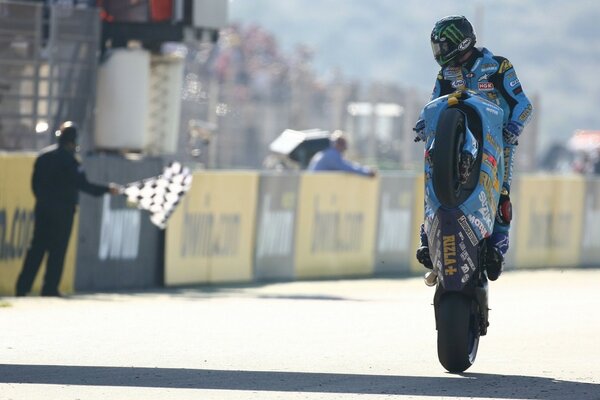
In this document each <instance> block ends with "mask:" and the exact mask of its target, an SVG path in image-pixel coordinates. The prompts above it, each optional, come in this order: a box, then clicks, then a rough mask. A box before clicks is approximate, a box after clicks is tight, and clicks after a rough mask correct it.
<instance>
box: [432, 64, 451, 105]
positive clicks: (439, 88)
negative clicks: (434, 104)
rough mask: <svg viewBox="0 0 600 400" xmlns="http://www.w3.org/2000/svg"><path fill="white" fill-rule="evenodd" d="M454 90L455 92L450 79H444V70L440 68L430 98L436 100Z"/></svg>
mask: <svg viewBox="0 0 600 400" xmlns="http://www.w3.org/2000/svg"><path fill="white" fill-rule="evenodd" d="M452 92H454V89H453V88H452V84H451V83H450V81H448V80H446V79H444V74H443V70H440V72H439V73H438V76H437V78H436V80H435V85H434V87H433V93H431V99H430V100H435V99H437V98H438V97H440V96H444V95H447V94H450V93H452Z"/></svg>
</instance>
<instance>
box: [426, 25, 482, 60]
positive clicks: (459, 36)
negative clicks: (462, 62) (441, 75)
mask: <svg viewBox="0 0 600 400" xmlns="http://www.w3.org/2000/svg"><path fill="white" fill-rule="evenodd" d="M475 41H476V37H475V31H474V30H473V26H472V25H471V23H470V22H469V21H468V20H467V19H466V18H465V17H463V16H462V15H450V16H448V17H444V18H442V19H440V20H439V21H438V22H436V23H435V26H434V27H433V30H432V31H431V48H432V50H433V57H434V58H435V61H437V63H438V64H440V66H442V67H445V66H447V65H454V64H456V61H457V59H458V58H460V56H461V55H463V54H465V53H466V52H467V51H469V50H470V49H472V48H473V46H475Z"/></svg>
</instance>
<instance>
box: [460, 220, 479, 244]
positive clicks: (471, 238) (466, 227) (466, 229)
mask: <svg viewBox="0 0 600 400" xmlns="http://www.w3.org/2000/svg"><path fill="white" fill-rule="evenodd" d="M458 224H459V225H460V227H461V228H462V230H463V232H465V234H466V235H467V237H468V238H469V241H470V242H471V244H472V245H473V246H475V245H477V236H475V232H473V229H471V226H469V223H468V222H467V217H465V216H464V215H461V216H460V217H459V218H458Z"/></svg>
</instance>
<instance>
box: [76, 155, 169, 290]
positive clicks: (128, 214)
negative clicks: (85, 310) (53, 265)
mask: <svg viewBox="0 0 600 400" xmlns="http://www.w3.org/2000/svg"><path fill="white" fill-rule="evenodd" d="M163 164H164V161H163V160H162V159H159V158H146V159H140V160H128V159H126V158H123V157H122V156H118V155H106V154H101V155H95V156H91V157H88V158H86V159H85V161H84V167H85V170H86V173H87V177H88V179H89V180H90V181H91V182H95V183H101V184H106V183H108V182H115V183H118V184H126V183H130V182H134V181H138V180H142V179H146V178H150V177H153V176H156V175H158V174H160V173H161V171H162V167H163ZM78 243H79V245H78V251H77V269H76V274H75V289H76V290H82V291H91V290H114V289H127V288H140V289H141V288H151V287H158V286H161V285H162V277H163V248H164V236H163V232H162V231H161V230H160V229H158V228H157V227H156V226H155V225H154V224H152V223H151V222H150V218H149V214H148V213H147V212H145V211H142V210H139V209H137V208H136V207H135V205H128V204H127V203H126V198H125V197H124V196H110V195H108V194H106V195H104V196H103V197H92V196H88V195H86V194H81V195H80V224H79V240H78Z"/></svg>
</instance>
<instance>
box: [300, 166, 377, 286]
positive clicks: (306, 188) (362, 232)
mask: <svg viewBox="0 0 600 400" xmlns="http://www.w3.org/2000/svg"><path fill="white" fill-rule="evenodd" d="M378 186H379V180H378V179H369V178H365V177H361V176H356V175H350V174H343V173H318V174H305V175H303V176H302V177H301V179H300V194H299V208H298V224H297V228H296V254H295V275H296V277H297V278H321V277H342V276H351V275H365V276H367V275H372V274H373V264H374V256H375V235H376V232H375V229H376V225H377V197H378V196H377V195H378V190H379V188H378Z"/></svg>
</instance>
